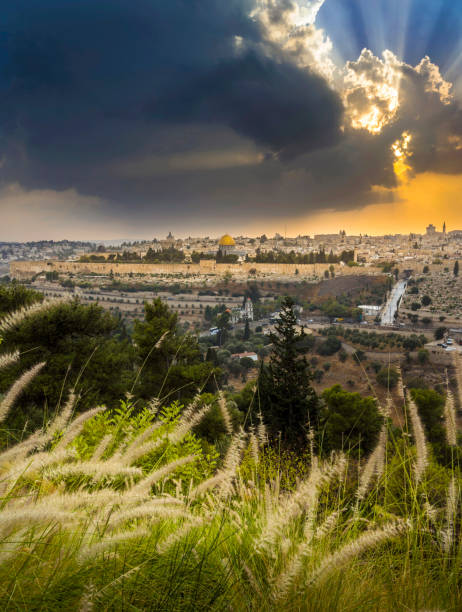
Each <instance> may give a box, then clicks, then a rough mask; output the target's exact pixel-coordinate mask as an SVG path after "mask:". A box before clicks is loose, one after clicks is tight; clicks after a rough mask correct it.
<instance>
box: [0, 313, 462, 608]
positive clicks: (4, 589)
mask: <svg viewBox="0 0 462 612" xmlns="http://www.w3.org/2000/svg"><path fill="white" fill-rule="evenodd" d="M43 307H47V306H46V305H44V306H43ZM23 314H24V313H23ZM11 320H12V321H14V320H15V319H14V317H12V318H11ZM12 359H13V360H14V359H17V356H16V355H15V356H14V357H12ZM9 363H11V360H10V359H9V358H4V359H3V361H2V360H0V367H8V364H9ZM40 365H41V364H39V365H38V366H37V367H36V368H34V369H32V370H30V371H28V372H27V373H26V375H23V377H21V379H20V380H19V381H18V382H17V383H15V385H13V387H12V389H11V390H10V391H9V392H8V393H7V394H6V396H5V398H4V399H3V401H2V403H1V406H3V409H2V411H0V418H1V419H4V418H5V417H6V415H7V413H8V410H11V409H13V406H14V401H15V399H16V398H17V397H18V395H19V394H20V392H21V389H22V388H24V386H25V385H26V384H28V382H30V381H31V380H32V378H33V376H34V374H36V373H37V372H38V370H39V366H40ZM459 378H460V372H459ZM459 394H460V390H459V392H458V396H459ZM447 401H448V404H447V406H446V411H445V415H446V424H447V427H448V440H449V441H450V443H451V444H452V445H453V446H454V445H455V444H456V442H457V441H456V439H455V432H454V423H455V419H454V413H455V408H454V402H455V400H454V397H453V396H452V395H449V394H448V400H447ZM74 402H75V398H74V396H73V395H71V396H70V397H69V399H68V401H67V402H66V403H65V405H64V407H63V409H62V410H61V412H60V413H59V414H57V415H56V416H55V417H54V419H53V421H51V422H50V423H49V424H48V425H47V427H45V428H44V429H42V430H40V431H38V432H36V433H35V434H33V435H32V436H31V437H29V438H28V439H25V440H23V441H22V442H20V443H19V444H17V445H16V446H13V447H11V448H9V449H7V450H5V451H4V452H3V453H1V454H0V495H1V501H0V606H1V609H4V610H39V609H40V610H92V609H95V610H96V609H104V610H106V609H114V610H146V609H148V610H268V611H269V610H289V611H290V610H294V611H295V610H310V611H311V610H313V611H314V610H316V611H318V610H319V611H321V610H322V611H325V610H342V611H343V610H364V611H366V610H367V611H369V610H377V611H379V610H380V611H382V610H390V611H391V610H430V609H431V610H460V609H462V592H461V552H462V548H461V543H460V527H461V507H460V484H461V478H460V471H459V466H457V465H456V464H453V465H452V467H451V468H442V467H440V466H438V465H437V464H435V463H434V461H433V460H432V457H431V450H430V448H429V445H428V443H427V441H426V440H425V432H424V429H423V427H422V424H421V422H420V418H419V414H418V410H417V407H416V405H415V404H414V403H413V402H412V400H411V399H410V398H407V408H408V413H409V416H410V420H411V430H410V435H396V431H395V429H394V428H393V427H392V426H391V425H390V423H389V422H386V424H385V425H384V427H383V429H382V431H381V433H380V437H379V441H378V445H377V448H376V449H375V451H374V452H373V453H372V454H371V455H370V457H369V459H368V460H366V461H365V462H364V464H363V465H358V463H357V461H352V460H351V459H350V458H349V457H348V456H347V455H345V454H343V453H336V454H333V455H332V456H330V457H329V458H327V459H326V458H324V459H318V458H315V457H314V456H313V455H312V454H311V457H310V459H309V462H310V463H309V465H307V466H306V469H305V470H304V471H303V476H301V477H300V478H299V479H298V481H297V483H296V486H294V487H290V488H286V487H284V486H283V480H282V478H281V474H278V473H276V475H275V476H273V477H271V478H269V477H268V476H267V474H268V472H271V470H269V471H268V470H267V463H268V461H271V454H270V453H268V452H267V451H266V449H265V442H266V435H265V431H264V426H263V424H262V423H260V425H259V427H258V431H257V432H254V431H253V430H251V431H250V432H249V433H247V432H244V431H242V430H238V431H235V430H234V429H233V425H232V421H231V419H230V417H229V414H228V412H227V405H226V400H225V398H224V397H223V396H220V398H219V406H220V411H221V413H222V415H223V419H224V422H225V424H226V427H227V429H228V431H229V446H228V449H227V452H226V454H225V456H224V458H223V460H222V462H221V465H220V466H219V467H218V468H217V470H216V472H215V473H214V474H213V475H212V476H211V477H208V478H205V479H202V480H201V481H200V482H197V481H195V480H193V479H187V478H185V477H184V474H185V468H186V467H188V466H189V467H191V466H194V465H195V463H196V462H197V461H198V456H197V455H196V453H194V452H193V453H191V454H188V455H185V456H182V457H175V458H174V459H173V460H168V459H167V457H168V456H169V453H168V452H167V451H168V449H169V447H171V446H173V445H175V444H178V443H179V442H181V441H182V440H185V438H186V437H187V436H188V434H189V432H190V431H191V429H192V428H193V427H194V426H195V425H196V424H197V423H198V422H199V421H200V419H201V418H202V417H203V416H204V414H205V413H206V411H207V407H202V406H201V405H200V403H199V402H198V401H197V400H195V401H193V402H192V403H191V405H190V406H188V407H187V408H186V409H185V410H184V411H183V413H182V416H181V418H180V419H179V420H178V422H177V423H176V425H175V426H174V427H172V428H169V429H167V430H165V428H163V427H161V425H160V423H159V421H157V420H156V421H154V422H153V423H152V424H150V425H149V426H148V427H145V428H144V429H143V430H134V432H133V433H132V435H130V436H129V437H121V436H120V435H117V432H116V431H110V432H106V435H104V437H102V438H101V440H100V441H99V442H98V444H96V446H94V447H92V448H91V449H90V451H87V452H86V454H84V455H83V454H82V453H81V452H79V450H78V449H79V448H80V447H79V443H78V442H79V439H81V437H82V435H83V434H82V432H83V431H84V430H85V427H86V426H88V424H89V423H91V422H92V419H95V417H96V415H98V414H100V413H101V412H102V411H103V410H104V409H103V408H95V409H94V410H92V411H89V412H88V413H85V414H83V415H80V416H77V417H73V415H72V410H73V406H74ZM153 405H154V404H153ZM155 410H156V411H157V410H158V406H157V404H155ZM405 433H407V432H405ZM159 449H163V450H162V454H161V460H160V461H158V462H157V464H156V465H155V466H154V467H153V469H149V470H146V469H145V467H144V465H145V464H144V463H143V458H144V457H146V456H148V455H149V454H152V453H153V452H154V451H156V452H158V451H159Z"/></svg>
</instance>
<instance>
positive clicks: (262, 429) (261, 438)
mask: <svg viewBox="0 0 462 612" xmlns="http://www.w3.org/2000/svg"><path fill="white" fill-rule="evenodd" d="M257 416H258V426H257V438H258V442H259V444H260V446H261V447H263V446H265V444H266V443H267V442H268V432H267V431H266V425H265V422H264V421H263V415H262V413H261V411H259V412H258V415H257Z"/></svg>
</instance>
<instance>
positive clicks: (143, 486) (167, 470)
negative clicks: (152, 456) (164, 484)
mask: <svg viewBox="0 0 462 612" xmlns="http://www.w3.org/2000/svg"><path fill="white" fill-rule="evenodd" d="M196 460H197V457H196V455H188V456H187V457H180V458H179V459H176V460H175V461H171V462H170V463H167V465H164V466H162V467H160V468H159V469H157V470H155V471H154V472H151V474H148V475H147V476H146V477H145V478H143V479H142V480H141V481H140V482H138V483H137V484H136V485H135V486H134V487H132V489H131V492H132V493H134V494H135V495H140V494H141V495H146V494H148V493H149V491H150V489H151V487H152V485H154V484H155V483H156V482H159V481H161V480H164V479H165V478H167V476H170V474H171V473H172V472H174V471H175V470H177V469H178V468H180V467H183V466H184V465H187V464H188V463H192V462H193V461H196Z"/></svg>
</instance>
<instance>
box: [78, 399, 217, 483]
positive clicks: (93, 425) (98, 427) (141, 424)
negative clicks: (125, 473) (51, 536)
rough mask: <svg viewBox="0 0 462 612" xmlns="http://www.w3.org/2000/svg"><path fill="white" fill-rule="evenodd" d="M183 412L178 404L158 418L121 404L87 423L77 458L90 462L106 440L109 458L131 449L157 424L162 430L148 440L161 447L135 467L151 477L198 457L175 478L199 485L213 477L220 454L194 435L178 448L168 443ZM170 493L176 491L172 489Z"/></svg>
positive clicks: (128, 404)
mask: <svg viewBox="0 0 462 612" xmlns="http://www.w3.org/2000/svg"><path fill="white" fill-rule="evenodd" d="M206 399H207V398H204V400H206ZM183 412H184V406H183V405H182V404H180V403H179V402H173V403H172V404H170V405H169V406H166V407H163V408H161V409H160V410H159V414H158V415H157V414H156V413H155V412H154V411H153V410H151V409H150V408H148V407H144V408H143V409H142V410H136V408H135V406H134V404H133V403H131V402H129V401H121V402H120V406H119V407H118V408H116V409H114V410H112V411H105V412H103V413H100V414H98V415H97V416H95V417H94V418H93V419H90V420H89V421H87V422H86V424H85V427H84V429H83V431H82V433H81V434H80V435H79V436H78V437H77V438H76V440H75V443H74V445H75V448H76V450H77V454H78V457H79V458H80V459H82V460H84V461H88V460H91V458H92V457H93V455H94V453H95V451H96V449H97V448H98V446H99V445H100V444H101V443H102V441H103V439H104V438H105V437H107V436H110V437H111V443H110V445H109V446H108V448H107V450H106V452H105V453H104V455H103V457H106V458H109V457H111V456H113V455H114V453H115V452H117V451H118V450H119V449H121V448H123V447H124V446H128V445H130V443H131V442H132V441H134V440H135V439H136V438H137V437H138V436H140V435H141V434H143V433H144V432H145V431H146V430H147V429H148V428H149V427H151V426H152V425H153V423H158V424H159V427H158V428H157V429H156V430H155V431H154V432H153V434H152V435H151V436H149V438H148V440H150V441H159V442H160V445H159V447H158V448H156V449H154V450H153V451H151V452H148V453H147V454H145V455H143V456H142V457H141V458H140V459H139V460H137V461H136V463H135V465H137V466H139V467H141V468H142V470H143V473H145V474H148V473H150V472H152V471H153V470H155V469H157V468H158V467H159V466H161V465H162V464H165V463H169V462H171V461H176V460H177V459H179V458H180V457H187V456H189V455H195V456H196V458H197V460H196V461H194V463H190V464H187V465H185V466H183V467H182V468H180V469H179V470H178V471H176V472H175V475H176V477H177V478H182V479H184V480H185V481H188V482H189V481H191V480H192V481H193V482H195V483H196V484H197V483H199V482H201V481H202V480H204V479H205V478H209V477H210V476H211V475H212V473H213V472H214V470H215V468H216V466H217V460H218V453H217V452H216V450H215V449H214V447H213V446H211V445H209V444H207V443H205V442H204V440H200V439H199V438H198V437H197V436H196V435H195V434H194V433H192V432H187V433H186V435H185V436H184V437H183V438H182V439H181V440H180V441H179V442H178V443H176V444H172V443H171V442H170V441H169V434H171V433H172V432H173V431H174V429H175V427H176V426H178V423H179V421H180V418H181V415H182V413H183ZM77 482H79V481H78V480H77ZM67 484H68V486H69V485H71V487H72V488H75V486H76V482H75V481H74V482H73V483H70V482H69V481H68V482H67ZM164 490H165V488H164ZM170 490H171V491H173V490H174V489H173V488H172V487H170Z"/></svg>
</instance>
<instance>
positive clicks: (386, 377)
mask: <svg viewBox="0 0 462 612" xmlns="http://www.w3.org/2000/svg"><path fill="white" fill-rule="evenodd" d="M398 379H399V374H398V371H397V370H396V368H394V367H383V368H381V370H380V371H379V372H378V373H377V382H378V383H379V385H382V387H385V388H386V389H394V388H395V387H396V385H397V384H398Z"/></svg>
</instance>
